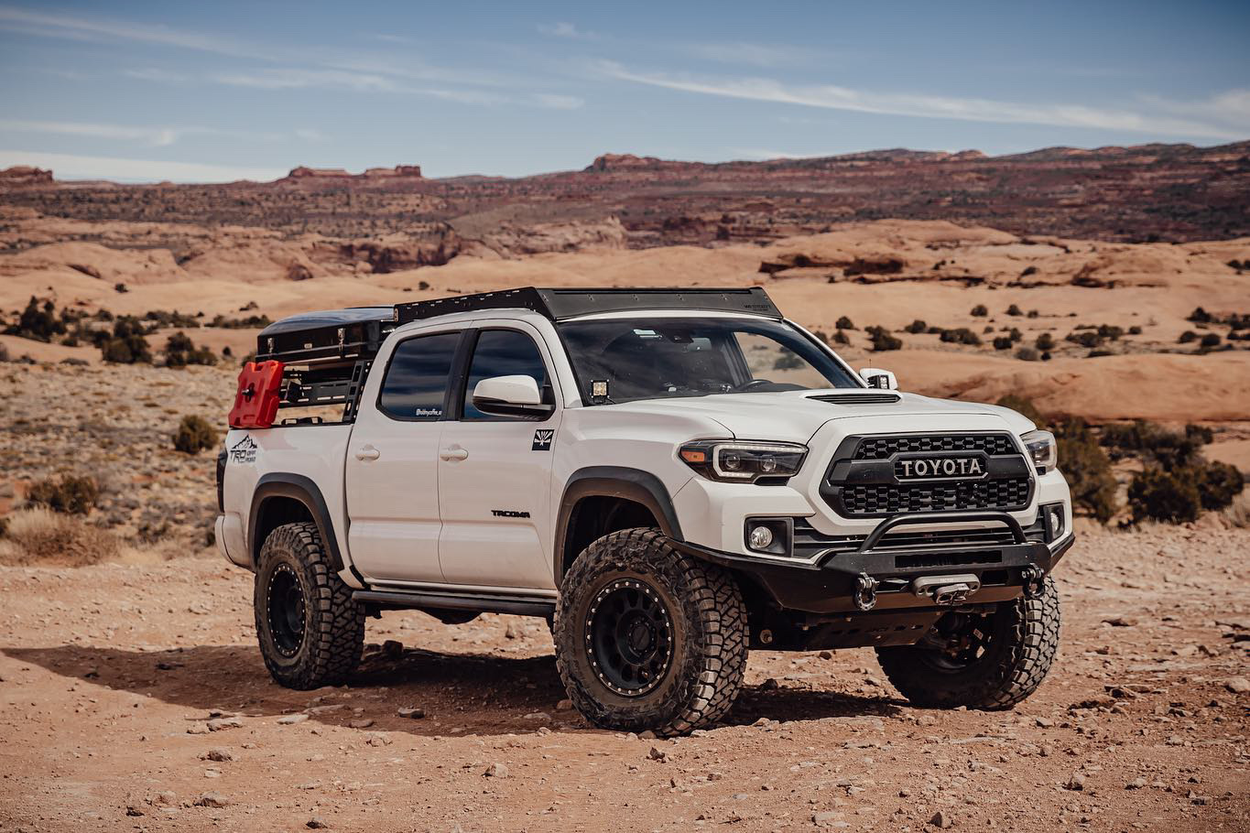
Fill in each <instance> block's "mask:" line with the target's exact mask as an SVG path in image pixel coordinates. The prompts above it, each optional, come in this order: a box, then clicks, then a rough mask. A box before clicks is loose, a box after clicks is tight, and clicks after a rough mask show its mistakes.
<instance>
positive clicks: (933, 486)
mask: <svg viewBox="0 0 1250 833" xmlns="http://www.w3.org/2000/svg"><path fill="white" fill-rule="evenodd" d="M951 452H954V453H956V454H958V453H960V452H980V453H982V454H985V455H987V457H988V458H1001V457H1007V456H1013V457H1016V458H1019V457H1021V453H1020V450H1019V448H1018V447H1017V446H1016V444H1015V442H1014V441H1013V440H1012V437H1011V435H1010V434H1008V433H993V434H922V435H906V436H904V435H888V436H879V437H864V438H862V439H860V440H858V441H857V443H856V444H855V446H854V450H852V451H849V452H848V451H845V450H844V451H843V453H844V454H846V453H849V454H850V457H851V459H852V460H857V461H861V460H877V461H887V460H889V458H890V457H891V456H892V455H894V454H913V455H914V454H925V453H935V454H942V453H951ZM841 459H843V460H845V459H846V458H845V457H843V458H841ZM836 468H837V461H836V460H835V461H834V465H833V466H831V467H830V479H829V480H828V481H827V485H828V489H827V490H822V491H824V493H825V498H826V500H828V501H829V503H830V505H831V506H833V508H834V510H835V511H837V512H838V513H840V514H842V515H844V516H861V517H863V516H884V515H895V514H899V513H904V512H905V513H917V512H960V511H973V510H979V509H994V510H1001V511H1008V512H1015V511H1019V510H1021V509H1023V508H1025V507H1026V506H1028V504H1029V499H1030V498H1031V497H1032V481H1031V479H1030V478H1029V476H1028V475H1027V474H1024V473H1022V469H1023V470H1027V469H1024V467H1023V466H1019V467H1008V469H1007V471H1011V472H1012V474H1010V475H1006V474H1005V472H1003V469H1002V467H1001V466H999V467H997V468H995V467H993V466H991V468H990V472H991V474H990V476H989V477H987V478H985V479H958V478H952V479H946V480H942V479H927V480H917V481H913V482H902V483H898V482H882V481H881V480H876V481H875V482H874V481H872V480H869V481H868V482H863V480H859V482H855V483H847V482H845V481H842V480H838V479H834V475H833V472H834V470H835V469H836ZM995 471H999V472H1003V473H1000V474H997V475H996V474H994V473H993V472H995ZM895 476H896V477H898V476H899V474H898V472H895ZM851 479H856V478H851Z"/></svg>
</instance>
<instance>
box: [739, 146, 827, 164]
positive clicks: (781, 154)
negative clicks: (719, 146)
mask: <svg viewBox="0 0 1250 833" xmlns="http://www.w3.org/2000/svg"><path fill="white" fill-rule="evenodd" d="M731 153H733V154H734V155H735V156H739V157H741V158H743V159H759V160H762V161H765V162H766V161H768V160H770V159H807V158H809V157H810V156H811V154H809V153H787V152H786V151H784V150H766V149H764V148H734V149H733V150H732V151H731Z"/></svg>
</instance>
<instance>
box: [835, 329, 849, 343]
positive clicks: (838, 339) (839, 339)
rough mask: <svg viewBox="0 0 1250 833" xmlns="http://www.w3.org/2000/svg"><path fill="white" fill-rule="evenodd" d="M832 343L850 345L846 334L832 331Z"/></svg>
mask: <svg viewBox="0 0 1250 833" xmlns="http://www.w3.org/2000/svg"><path fill="white" fill-rule="evenodd" d="M833 342H834V344H843V345H846V344H850V343H851V340H850V339H849V338H847V336H846V333H844V332H842V331H841V330H834V331H833Z"/></svg>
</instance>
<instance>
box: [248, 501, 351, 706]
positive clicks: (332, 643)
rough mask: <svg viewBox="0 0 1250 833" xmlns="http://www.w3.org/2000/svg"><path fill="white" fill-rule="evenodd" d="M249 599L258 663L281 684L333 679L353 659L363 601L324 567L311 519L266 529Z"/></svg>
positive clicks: (302, 685) (346, 671)
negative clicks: (266, 534) (263, 663)
mask: <svg viewBox="0 0 1250 833" xmlns="http://www.w3.org/2000/svg"><path fill="white" fill-rule="evenodd" d="M253 606H254V608H255V612H256V637H257V640H258V641H259V642H260V653H261V656H262V657H264V659H265V666H266V667H267V668H268V669H269V673H270V674H271V675H273V678H274V679H275V680H276V681H277V682H278V683H280V684H282V685H284V686H286V687H287V688H296V689H310V688H319V687H321V686H324V685H338V684H340V683H342V682H344V681H345V680H346V679H347V677H348V676H349V675H350V674H351V673H352V671H354V670H355V668H356V666H357V665H358V664H359V663H360V654H361V651H362V650H363V648H364V643H365V612H364V608H363V607H361V606H360V605H358V604H357V603H356V602H355V601H353V600H352V591H351V588H350V587H348V586H347V585H345V584H344V583H343V582H342V581H341V580H340V579H339V577H338V575H337V574H336V573H335V572H334V570H333V568H332V567H331V566H330V563H329V559H328V558H327V557H326V555H325V549H324V547H323V546H322V543H321V534H320V532H318V530H317V525H316V524H313V523H294V524H287V525H285V526H280V527H278V528H277V529H275V530H274V531H273V532H271V533H269V537H268V538H266V539H265V544H264V546H263V547H261V550H260V566H259V569H257V571H256V585H255V593H254V605H253Z"/></svg>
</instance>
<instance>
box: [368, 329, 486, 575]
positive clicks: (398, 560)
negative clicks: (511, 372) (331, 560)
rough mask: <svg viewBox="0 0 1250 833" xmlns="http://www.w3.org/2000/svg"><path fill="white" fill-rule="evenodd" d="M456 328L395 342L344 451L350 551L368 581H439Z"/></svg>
mask: <svg viewBox="0 0 1250 833" xmlns="http://www.w3.org/2000/svg"><path fill="white" fill-rule="evenodd" d="M461 338H462V334H461V332H460V331H452V332H446V331H444V332H436V333H430V334H418V335H414V336H412V337H410V338H407V339H404V340H403V341H401V342H399V343H398V344H396V346H395V349H394V351H393V352H392V353H391V356H390V360H389V361H388V362H387V365H386V367H385V368H383V367H380V366H378V367H375V368H374V370H373V372H374V373H379V372H382V373H384V374H385V375H384V376H383V379H382V383H381V386H380V388H378V389H377V390H378V394H377V399H376V407H363V408H361V409H360V413H359V414H358V416H357V419H356V425H355V427H354V428H353V429H352V436H351V441H350V443H349V444H348V447H347V472H346V486H347V514H348V518H349V523H350V526H349V528H348V536H347V539H348V546H349V547H350V551H351V556H352V563H353V564H354V565H355V566H356V569H357V570H359V571H360V573H361V575H363V576H364V577H365V579H366V580H367V581H369V582H441V581H442V580H443V574H442V570H441V569H440V567H439V561H438V535H439V528H440V520H439V496H438V474H439V472H438V462H439V460H438V451H439V448H440V445H439V443H440V441H441V437H442V433H443V431H444V430H445V428H446V426H447V425H449V424H450V423H448V422H447V421H446V420H445V416H446V414H447V403H448V401H449V399H450V391H449V387H450V385H449V381H448V380H449V379H450V378H451V371H452V366H453V364H454V361H455V357H456V350H457V348H458V347H459V345H460V341H461Z"/></svg>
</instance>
